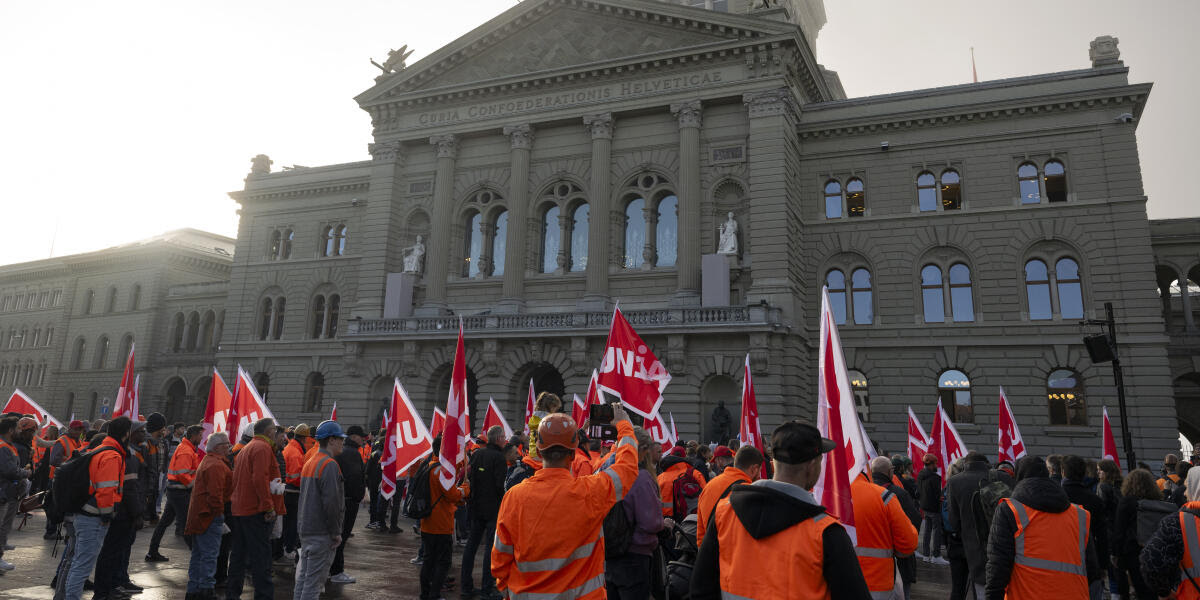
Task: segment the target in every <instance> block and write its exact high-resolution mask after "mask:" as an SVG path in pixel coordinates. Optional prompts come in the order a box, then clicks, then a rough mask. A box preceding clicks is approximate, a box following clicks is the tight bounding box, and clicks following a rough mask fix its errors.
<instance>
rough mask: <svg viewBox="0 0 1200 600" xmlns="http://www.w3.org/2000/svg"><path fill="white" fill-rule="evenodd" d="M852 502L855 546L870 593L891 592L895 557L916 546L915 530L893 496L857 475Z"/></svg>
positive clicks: (853, 486)
mask: <svg viewBox="0 0 1200 600" xmlns="http://www.w3.org/2000/svg"><path fill="white" fill-rule="evenodd" d="M850 496H851V499H852V501H853V503H854V526H855V530H856V532H857V534H858V543H857V545H856V546H855V548H854V552H855V554H857V555H858V564H859V566H861V567H862V572H863V578H864V579H866V581H867V589H869V590H871V593H872V594H874V593H875V592H890V591H891V590H892V589H893V588H894V587H895V585H896V579H895V576H896V561H895V559H894V558H893V557H894V556H905V555H908V554H912V553H913V551H914V550H916V549H917V530H916V528H915V527H913V525H912V521H909V520H908V516H907V515H905V514H904V509H903V508H901V506H900V501H899V500H897V499H896V495H895V494H893V493H891V492H889V491H888V490H887V489H885V488H883V487H881V486H878V485H875V484H874V483H871V482H870V481H868V480H867V478H866V475H859V476H858V477H857V478H855V479H854V481H852V482H851V483H850Z"/></svg>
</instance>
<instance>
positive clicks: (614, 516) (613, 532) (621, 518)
mask: <svg viewBox="0 0 1200 600" xmlns="http://www.w3.org/2000/svg"><path fill="white" fill-rule="evenodd" d="M632 543H633V523H630V522H629V515H627V514H625V501H624V500H618V501H617V503H616V504H614V505H613V507H612V508H611V509H609V511H608V514H607V515H604V558H607V559H613V558H617V557H618V556H621V555H623V554H625V553H626V552H629V546H630V544H632Z"/></svg>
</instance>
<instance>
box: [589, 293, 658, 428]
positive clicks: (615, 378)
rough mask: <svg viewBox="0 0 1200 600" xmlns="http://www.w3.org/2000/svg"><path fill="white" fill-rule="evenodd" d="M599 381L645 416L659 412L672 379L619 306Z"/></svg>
mask: <svg viewBox="0 0 1200 600" xmlns="http://www.w3.org/2000/svg"><path fill="white" fill-rule="evenodd" d="M598 381H599V384H600V389H602V390H604V392H605V393H608V394H612V395H614V396H616V397H617V398H620V399H621V403H622V404H624V405H625V406H628V407H629V410H632V411H633V412H635V413H637V414H639V415H641V416H642V417H645V418H650V417H653V416H654V415H656V414H658V407H659V406H661V405H662V392H663V389H664V388H666V387H667V384H668V383H670V381H671V374H670V373H668V372H667V369H666V367H663V365H662V363H661V362H659V361H658V358H657V357H656V356H654V353H653V352H651V351H650V346H649V345H647V344H646V342H643V341H642V338H641V337H640V336H639V335H638V334H637V332H636V331H634V330H633V326H632V325H630V324H629V321H626V320H625V315H622V314H621V311H620V309H617V308H614V309H613V319H612V328H610V329H609V330H608V342H607V343H606V344H605V345H604V360H603V361H602V362H601V363H600V377H599V380H598Z"/></svg>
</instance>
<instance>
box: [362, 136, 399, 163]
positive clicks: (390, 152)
mask: <svg viewBox="0 0 1200 600" xmlns="http://www.w3.org/2000/svg"><path fill="white" fill-rule="evenodd" d="M367 152H370V153H371V158H372V159H374V160H375V161H376V162H390V161H395V160H402V159H403V158H404V148H403V144H401V143H400V141H399V140H392V141H390V142H377V143H373V144H367Z"/></svg>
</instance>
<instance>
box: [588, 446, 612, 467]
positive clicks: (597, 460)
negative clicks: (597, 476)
mask: <svg viewBox="0 0 1200 600" xmlns="http://www.w3.org/2000/svg"><path fill="white" fill-rule="evenodd" d="M615 448H616V446H614V447H612V448H609V449H608V452H597V453H595V454H593V455H592V472H593V473H595V472H596V471H599V470H600V465H602V464H604V461H606V460H608V457H610V456H612V453H613V450H614V449H615Z"/></svg>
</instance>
